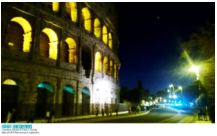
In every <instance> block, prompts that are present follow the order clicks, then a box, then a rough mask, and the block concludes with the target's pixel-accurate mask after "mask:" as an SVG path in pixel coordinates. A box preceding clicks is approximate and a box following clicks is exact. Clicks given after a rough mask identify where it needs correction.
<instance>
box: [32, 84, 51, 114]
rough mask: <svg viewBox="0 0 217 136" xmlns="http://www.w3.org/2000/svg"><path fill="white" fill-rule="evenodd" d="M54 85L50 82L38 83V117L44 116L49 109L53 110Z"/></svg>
mask: <svg viewBox="0 0 217 136" xmlns="http://www.w3.org/2000/svg"><path fill="white" fill-rule="evenodd" d="M53 96H54V87H53V85H52V84H50V83H49V82H46V81H43V82H40V83H38V84H37V103H36V107H35V108H36V115H35V116H36V117H37V118H44V117H45V115H46V112H47V111H52V110H53Z"/></svg>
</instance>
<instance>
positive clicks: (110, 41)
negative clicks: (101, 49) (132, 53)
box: [108, 33, 112, 49]
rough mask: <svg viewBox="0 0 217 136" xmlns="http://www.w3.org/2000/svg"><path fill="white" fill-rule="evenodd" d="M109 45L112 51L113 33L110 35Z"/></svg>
mask: <svg viewBox="0 0 217 136" xmlns="http://www.w3.org/2000/svg"><path fill="white" fill-rule="evenodd" d="M108 45H109V48H110V49H112V34H111V33H109V34H108Z"/></svg>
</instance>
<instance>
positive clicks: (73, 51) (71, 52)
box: [65, 37, 77, 64]
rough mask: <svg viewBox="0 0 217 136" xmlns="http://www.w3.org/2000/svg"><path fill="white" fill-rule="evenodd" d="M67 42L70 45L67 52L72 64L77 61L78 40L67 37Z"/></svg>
mask: <svg viewBox="0 0 217 136" xmlns="http://www.w3.org/2000/svg"><path fill="white" fill-rule="evenodd" d="M65 42H66V43H67V45H68V51H67V52H65V53H66V54H67V56H68V57H67V58H68V62H69V63H71V64H76V63H77V46H76V42H75V40H74V39H72V38H69V37H68V38H66V40H65Z"/></svg>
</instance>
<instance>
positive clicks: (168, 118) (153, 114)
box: [67, 108, 194, 123]
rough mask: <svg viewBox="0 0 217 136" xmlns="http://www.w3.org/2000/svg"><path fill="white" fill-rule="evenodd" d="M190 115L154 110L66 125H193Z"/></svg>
mask: <svg viewBox="0 0 217 136" xmlns="http://www.w3.org/2000/svg"><path fill="white" fill-rule="evenodd" d="M193 118H194V116H193V115H192V114H191V113H186V112H180V111H178V110H173V109H168V108H155V109H152V110H151V111H150V112H148V113H147V112H146V113H144V112H143V113H138V114H130V115H128V114H127V115H120V116H112V117H98V118H91V119H81V120H73V121H67V122H68V123H69V122H70V123H193Z"/></svg>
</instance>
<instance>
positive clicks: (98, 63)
mask: <svg viewBox="0 0 217 136" xmlns="http://www.w3.org/2000/svg"><path fill="white" fill-rule="evenodd" d="M95 70H96V71H97V72H102V56H101V53H100V52H96V54H95Z"/></svg>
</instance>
